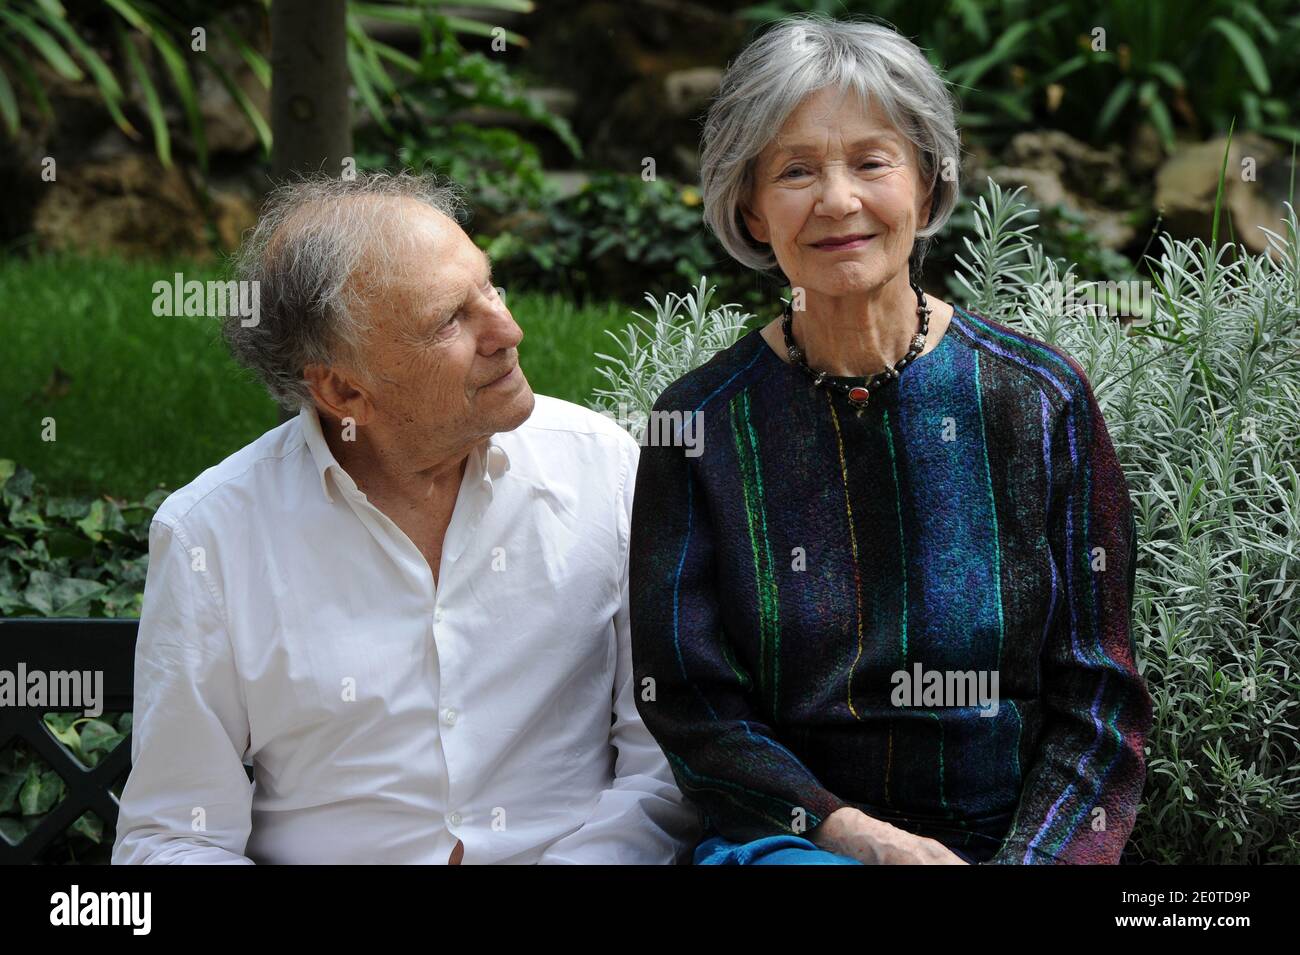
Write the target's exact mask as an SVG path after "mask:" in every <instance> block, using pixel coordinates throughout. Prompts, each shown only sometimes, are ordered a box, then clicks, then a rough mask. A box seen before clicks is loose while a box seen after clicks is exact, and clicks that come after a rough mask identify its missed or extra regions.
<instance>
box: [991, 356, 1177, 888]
mask: <svg viewBox="0 0 1300 955" xmlns="http://www.w3.org/2000/svg"><path fill="white" fill-rule="evenodd" d="M1066 360H1067V361H1068V362H1069V364H1070V367H1071V368H1072V369H1073V370H1074V371H1075V374H1076V376H1077V378H1078V385H1077V387H1076V388H1075V390H1074V393H1073V395H1072V397H1071V400H1070V401H1069V402H1068V404H1067V405H1066V406H1065V408H1064V409H1063V411H1062V413H1061V414H1060V416H1059V417H1058V420H1057V425H1056V427H1055V429H1054V434H1053V436H1052V451H1051V455H1050V458H1049V460H1050V461H1051V462H1052V476H1053V480H1052V500H1051V504H1050V506H1049V520H1048V543H1049V546H1050V550H1051V558H1052V560H1053V561H1054V562H1055V563H1056V567H1057V569H1058V574H1057V578H1058V580H1059V587H1060V588H1061V596H1062V597H1063V598H1064V599H1063V603H1062V604H1060V605H1057V606H1056V613H1057V618H1056V622H1055V624H1054V626H1053V628H1052V630H1051V631H1050V632H1049V634H1048V637H1047V641H1046V644H1045V646H1044V647H1043V650H1042V655H1041V667H1040V672H1041V681H1042V682H1041V693H1042V700H1043V703H1044V706H1045V709H1046V720H1045V723H1044V728H1043V731H1042V734H1041V736H1040V738H1039V741H1038V744H1037V749H1036V752H1035V753H1034V757H1033V759H1032V760H1029V761H1027V763H1026V765H1027V766H1028V772H1027V773H1026V774H1025V777H1024V783H1023V788H1022V790H1021V796H1020V804H1019V806H1018V808H1017V810H1016V813H1015V816H1014V818H1013V821H1012V824H1011V828H1010V829H1009V831H1008V832H1007V835H1006V837H1005V838H1004V840H1003V843H1002V845H1001V847H1000V848H999V850H998V851H997V853H996V854H995V855H994V856H993V858H992V859H990V860H989V861H990V862H991V863H994V864H998V863H1002V864H1021V863H1024V864H1062V863H1108V864H1114V863H1117V862H1118V861H1119V857H1120V852H1121V850H1122V849H1123V848H1124V844H1125V842H1127V840H1128V837H1129V834H1130V833H1131V832H1132V829H1133V823H1134V818H1135V816H1136V814H1137V807H1138V803H1139V801H1140V799H1141V796H1142V788H1143V784H1144V783H1145V780H1146V762H1145V757H1144V747H1145V745H1146V739H1147V735H1148V733H1149V732H1150V730H1151V722H1152V703H1151V697H1150V694H1149V693H1148V691H1147V687H1146V682H1145V680H1144V679H1143V677H1142V675H1141V674H1140V673H1139V672H1138V668H1137V663H1136V645H1135V641H1134V639H1133V634H1132V630H1131V614H1132V601H1133V586H1134V575H1135V572H1136V562H1137V529H1136V523H1135V520H1134V516H1133V508H1132V504H1131V502H1130V500H1129V492H1128V485H1127V483H1126V481H1125V479H1124V472H1123V469H1122V468H1121V466H1120V463H1119V460H1118V458H1117V457H1116V455H1115V450H1114V448H1113V446H1112V445H1111V441H1110V436H1109V434H1108V433H1107V431H1106V425H1105V422H1104V421H1103V420H1102V416H1101V411H1100V409H1099V407H1098V405H1097V401H1096V399H1095V397H1094V396H1093V393H1092V388H1091V386H1090V385H1089V383H1088V380H1087V378H1086V377H1085V375H1084V373H1083V370H1082V368H1081V367H1080V366H1079V365H1078V363H1077V362H1075V361H1074V359H1072V358H1069V357H1068V356H1067V357H1066Z"/></svg>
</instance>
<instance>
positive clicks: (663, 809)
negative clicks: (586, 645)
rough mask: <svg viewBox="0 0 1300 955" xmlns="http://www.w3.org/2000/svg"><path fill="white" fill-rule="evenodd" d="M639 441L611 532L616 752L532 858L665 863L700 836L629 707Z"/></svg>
mask: <svg viewBox="0 0 1300 955" xmlns="http://www.w3.org/2000/svg"><path fill="white" fill-rule="evenodd" d="M638 456H639V448H638V446H637V444H636V442H634V441H633V440H632V439H631V438H630V437H629V438H628V440H627V442H626V443H625V444H624V467H623V481H622V486H621V487H620V489H619V513H618V522H619V524H618V527H619V533H618V539H619V557H620V563H621V565H622V574H621V585H620V595H621V600H620V602H619V608H618V610H617V612H616V613H615V616H614V620H613V623H612V626H613V631H614V633H613V638H614V640H615V644H616V647H615V667H614V686H613V695H612V703H613V710H612V717H611V727H610V744H611V745H612V747H613V748H614V750H615V752H616V754H617V755H616V758H615V763H614V781H613V784H612V785H611V786H610V787H609V788H608V789H606V790H605V791H604V792H602V793H601V794H600V796H599V798H598V799H597V801H596V805H595V808H594V809H593V811H592V812H591V814H590V815H589V816H588V818H587V819H586V821H585V822H584V823H583V824H582V826H580V827H579V828H578V829H577V830H576V831H574V832H572V833H570V834H569V835H567V836H564V837H562V838H560V839H558V840H556V841H555V842H554V843H552V844H551V845H550V846H548V847H547V849H546V851H545V852H543V853H542V856H541V858H540V859H539V860H538V864H540V865H553V864H588V863H598V864H610V863H629V864H639V865H665V864H673V863H677V862H680V861H681V860H682V858H683V857H684V855H685V854H686V853H687V852H688V851H689V850H690V849H692V848H693V847H694V846H695V843H696V842H698V841H699V837H700V820H699V813H698V811H697V810H696V809H695V807H694V806H692V805H691V804H690V803H687V802H686V801H685V799H684V798H683V797H682V793H681V791H680V790H679V789H678V788H677V785H676V784H675V783H674V781H673V774H672V771H671V770H670V769H669V768H668V761H667V760H666V759H665V758H664V754H663V752H662V750H660V749H659V745H658V744H657V743H656V742H655V740H654V737H652V736H651V735H650V733H649V731H648V730H647V729H646V727H645V724H644V723H643V722H642V721H641V716H640V714H639V713H638V712H637V707H636V690H637V688H636V686H635V684H634V683H633V679H632V642H631V633H630V626H629V616H628V547H629V543H630V524H631V519H632V501H633V493H634V489H635V476H636V468H637V460H638Z"/></svg>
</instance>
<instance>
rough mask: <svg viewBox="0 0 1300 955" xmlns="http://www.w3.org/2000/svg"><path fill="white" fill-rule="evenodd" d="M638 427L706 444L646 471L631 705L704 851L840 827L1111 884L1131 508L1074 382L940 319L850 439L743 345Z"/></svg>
mask: <svg viewBox="0 0 1300 955" xmlns="http://www.w3.org/2000/svg"><path fill="white" fill-rule="evenodd" d="M655 410H656V411H657V412H660V413H661V417H659V418H658V420H659V421H681V422H685V421H686V420H687V419H685V418H675V417H674V416H673V414H672V413H673V412H680V413H681V414H682V415H691V414H696V415H697V417H696V418H695V419H694V420H695V421H696V422H697V430H696V435H697V436H699V435H702V447H700V448H699V450H698V452H697V451H696V450H694V449H693V448H692V447H690V446H689V445H690V444H691V443H692V442H691V441H690V440H686V441H678V442H677V443H676V446H674V445H673V444H670V443H667V442H665V443H662V444H655V443H653V442H654V441H656V440H658V439H657V438H651V439H650V442H651V443H647V444H646V446H644V447H643V448H642V451H641V460H640V466H639V469H638V473H637V482H636V498H635V504H634V510H633V518H632V544H631V594H630V600H631V604H630V609H631V624H632V640H633V651H634V654H633V655H634V660H635V677H636V681H637V685H638V686H639V687H640V688H641V691H640V693H639V696H640V700H641V702H640V704H639V708H640V712H641V715H642V718H643V719H644V721H645V724H646V726H647V727H648V728H649V729H650V731H651V732H652V733H653V734H654V736H655V738H656V739H657V740H658V742H659V744H660V746H662V747H663V749H664V752H665V753H666V755H667V757H668V760H669V762H670V764H671V765H672V768H673V772H674V773H675V775H676V778H677V782H678V785H679V786H680V787H681V789H682V791H683V792H684V793H685V794H686V795H687V796H688V797H689V798H690V799H692V800H693V801H694V802H695V803H696V805H697V806H698V807H699V808H700V809H701V810H702V811H703V813H704V816H705V818H706V820H707V822H708V824H709V826H710V829H711V831H712V833H716V834H719V835H722V836H724V837H725V838H728V839H731V840H733V841H748V840H751V839H755V838H759V837H761V836H764V835H773V834H777V833H782V832H787V833H796V834H805V835H806V834H808V833H811V831H812V830H813V829H814V828H815V827H816V826H817V825H818V824H819V823H820V822H821V821H822V820H823V819H825V818H826V817H827V816H828V815H830V813H832V812H833V811H835V810H836V809H838V808H840V807H841V806H846V805H849V806H855V807H857V808H858V809H861V810H862V811H863V812H866V813H867V814H869V815H872V816H876V817H878V818H881V819H884V820H885V821H887V822H891V823H893V824H894V825H896V826H899V827H900V828H903V829H906V830H908V831H909V832H913V833H915V834H918V835H922V836H928V837H931V838H934V839H937V840H939V841H940V842H942V843H944V844H945V845H948V846H950V847H957V848H961V849H962V850H963V851H965V852H967V853H968V854H969V855H971V856H972V857H973V858H975V859H976V860H977V861H981V862H984V861H989V862H995V863H1014V864H1019V863H1114V862H1117V861H1118V860H1119V856H1120V851H1121V849H1122V848H1123V846H1124V844H1125V842H1126V841H1127V839H1128V836H1129V833H1130V831H1131V830H1132V827H1133V822H1134V816H1135V814H1136V811H1137V806H1138V802H1139V799H1140V797H1141V793H1142V787H1143V783H1144V780H1145V760H1144V755H1143V747H1144V745H1145V742H1146V737H1147V734H1148V732H1149V731H1150V728H1151V718H1152V704H1151V697H1150V695H1149V694H1148V691H1147V688H1146V684H1145V682H1144V680H1143V678H1142V676H1141V675H1140V674H1139V673H1138V670H1137V667H1136V665H1135V660H1134V656H1135V647H1134V641H1133V638H1132V635H1131V632H1130V615H1131V606H1132V593H1133V581H1134V565H1135V560H1136V536H1135V534H1136V530H1135V523H1134V519H1133V511H1132V505H1131V503H1130V500H1129V494H1128V486H1127V484H1126V482H1125V479H1124V473H1123V471H1122V469H1121V467H1120V464H1119V462H1118V460H1117V459H1116V456H1115V452H1114V449H1113V447H1112V444H1111V441H1110V437H1109V435H1108V434H1107V431H1106V426H1105V423H1104V422H1103V420H1102V417H1101V414H1100V411H1099V409H1098V406H1097V402H1096V399H1095V397H1094V395H1093V392H1092V387H1091V385H1090V383H1089V382H1088V380H1087V378H1086V377H1085V375H1084V372H1083V369H1082V368H1081V367H1080V366H1079V364H1078V363H1077V362H1076V361H1075V360H1074V359H1073V358H1071V357H1069V356H1067V355H1065V354H1064V353H1063V352H1061V351H1060V350H1058V349H1055V348H1052V347H1050V346H1048V345H1046V344H1045V343H1043V342H1040V341H1037V340H1035V339H1033V338H1030V337H1027V336H1025V335H1023V334H1021V333H1018V332H1016V331H1014V330H1013V329H1010V328H1007V327H1005V326H1003V325H1000V324H998V323H995V322H992V321H989V320H988V319H985V318H982V317H980V316H978V315H974V314H972V313H970V312H967V311H963V310H960V309H958V310H957V311H956V313H955V314H954V316H953V319H952V321H951V323H950V324H949V326H948V328H947V330H946V331H945V333H944V335H943V337H942V338H941V339H940V341H939V343H938V344H937V345H936V346H935V347H934V348H933V349H932V350H931V351H929V352H927V353H925V354H924V355H921V356H920V357H919V358H917V359H915V360H914V361H913V363H912V364H910V365H908V366H907V367H906V368H905V369H904V371H903V372H902V374H901V376H900V377H899V378H898V379H897V380H896V381H894V382H892V383H890V384H888V385H886V386H885V388H884V389H882V390H881V391H880V392H879V393H877V394H876V395H873V397H872V400H871V405H870V407H869V409H868V410H867V411H866V412H865V413H864V414H863V415H861V416H858V415H856V414H855V412H854V409H853V408H852V407H851V406H850V405H849V402H848V399H847V398H846V397H843V396H840V395H838V394H833V393H830V392H828V391H827V390H823V389H818V388H814V387H813V386H812V385H811V383H810V382H809V381H808V380H807V378H805V377H804V375H803V374H802V373H801V372H800V371H799V370H798V369H797V368H794V367H793V366H791V365H788V364H787V363H785V362H784V361H782V359H781V358H779V357H778V356H777V354H776V353H775V352H774V351H773V350H772V349H771V347H770V346H769V345H768V344H767V343H766V342H765V341H764V340H763V338H762V337H761V336H760V335H759V333H758V332H757V331H753V332H751V333H749V334H748V335H746V336H745V337H743V338H742V339H741V340H740V341H739V342H737V343H736V344H735V345H733V346H732V347H730V348H727V349H725V350H724V351H721V352H719V353H718V354H717V355H715V356H714V357H713V359H712V360H711V361H709V362H708V363H707V364H706V365H704V366H702V367H700V368H698V369H696V370H695V371H693V372H691V373H690V374H688V375H686V376H684V377H683V378H681V379H680V380H678V381H677V382H675V383H674V384H673V385H672V386H670V387H669V388H668V389H667V390H666V391H665V392H664V393H663V395H662V396H661V397H660V399H659V400H658V402H657V403H656V405H655ZM656 432H657V433H658V434H660V435H662V434H667V433H671V429H670V431H667V432H666V431H664V430H663V429H662V428H656ZM682 435H683V436H684V437H685V438H687V439H689V438H690V436H691V432H690V431H689V430H683V431H682ZM696 440H698V437H697V438H696ZM683 445H686V446H683ZM900 674H901V676H900ZM994 677H996V681H997V682H996V684H995V683H994V682H993V679H994ZM647 680H649V681H652V682H647ZM978 680H984V681H985V682H984V683H983V684H978V683H977V682H976V681H978ZM936 681H937V682H936ZM979 685H982V686H983V687H985V688H986V689H989V690H994V689H995V690H996V692H995V693H989V694H988V695H986V696H984V697H979V696H978V695H977V694H976V693H973V692H963V691H964V690H965V691H971V690H972V689H973V688H974V687H975V686H979ZM936 688H941V689H942V691H943V692H942V693H939V692H937V689H936ZM912 689H918V690H920V691H919V692H917V693H916V694H915V695H914V696H912V697H911V698H909V697H908V696H907V695H903V691H904V690H908V691H911V690H912ZM932 691H935V692H932ZM991 701H994V702H991Z"/></svg>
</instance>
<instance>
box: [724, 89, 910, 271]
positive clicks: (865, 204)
mask: <svg viewBox="0 0 1300 955" xmlns="http://www.w3.org/2000/svg"><path fill="white" fill-rule="evenodd" d="M871 105H872V109H871V110H865V109H864V108H863V106H862V104H861V101H860V100H859V99H858V97H857V96H855V95H853V94H852V93H849V94H843V93H841V92H840V91H839V90H836V89H832V88H829V87H828V88H826V89H822V90H818V91H817V92H815V93H812V94H810V95H809V96H808V97H807V98H806V99H805V100H804V101H803V102H802V103H801V104H800V105H799V106H798V108H796V109H795V111H794V112H793V113H791V114H790V117H789V119H787V120H786V122H785V125H784V126H782V127H781V130H780V132H779V133H778V134H777V136H776V138H775V139H774V140H773V141H772V142H771V143H769V144H768V145H767V147H766V148H765V149H764V150H763V152H762V153H760V154H759V156H758V157H757V159H756V160H755V163H754V170H753V186H752V189H751V192H750V196H749V202H748V204H747V205H746V206H744V207H742V214H743V215H744V218H745V224H746V225H747V226H748V227H749V231H750V234H751V235H753V236H754V238H755V239H758V240H759V241H760V242H766V243H767V244H769V245H770V246H771V247H772V253H773V254H774V255H775V256H776V260H777V264H778V265H780V266H781V270H782V271H783V272H784V273H785V275H786V278H788V279H789V280H790V285H791V287H792V288H804V289H807V290H810V291H815V292H817V293H820V294H823V295H836V296H838V295H851V294H855V293H862V292H870V291H872V290H874V289H879V288H880V287H881V286H883V285H885V284H886V283H887V282H889V281H890V279H892V278H894V277H896V276H897V275H898V274H899V272H900V270H901V271H902V274H903V275H907V274H908V271H907V260H908V256H909V255H911V252H912V245H913V241H914V239H915V237H916V230H917V228H919V227H920V226H921V225H923V224H924V223H925V222H926V221H928V218H929V214H930V198H929V195H928V194H925V195H923V194H922V193H921V189H922V186H921V176H920V171H919V169H918V168H917V157H916V149H915V147H914V146H912V144H911V143H910V142H909V141H908V140H907V139H906V138H905V137H903V136H902V134H900V133H899V132H897V130H895V129H894V127H893V126H892V125H890V124H889V123H888V121H887V120H886V119H885V117H884V116H883V115H882V114H881V113H880V112H879V108H878V107H877V106H876V104H875V101H874V100H873V101H872V104H871Z"/></svg>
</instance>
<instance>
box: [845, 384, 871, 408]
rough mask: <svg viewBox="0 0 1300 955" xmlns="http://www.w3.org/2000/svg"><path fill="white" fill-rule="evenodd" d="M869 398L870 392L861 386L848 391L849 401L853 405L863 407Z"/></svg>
mask: <svg viewBox="0 0 1300 955" xmlns="http://www.w3.org/2000/svg"><path fill="white" fill-rule="evenodd" d="M870 397H871V392H869V391H867V389H866V388H863V387H862V386H861V385H859V386H858V387H856V388H850V389H849V401H851V402H853V403H854V404H855V405H865V404H866V403H867V399H868V398H870Z"/></svg>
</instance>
